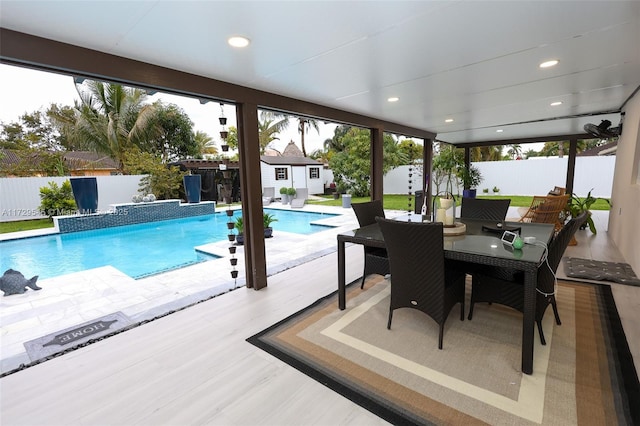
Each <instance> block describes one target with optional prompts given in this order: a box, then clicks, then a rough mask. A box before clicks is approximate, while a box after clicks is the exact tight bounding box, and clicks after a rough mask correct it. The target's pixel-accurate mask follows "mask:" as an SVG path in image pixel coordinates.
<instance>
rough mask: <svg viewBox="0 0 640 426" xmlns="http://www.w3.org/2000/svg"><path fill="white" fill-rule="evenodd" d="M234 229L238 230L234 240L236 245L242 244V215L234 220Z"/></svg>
mask: <svg viewBox="0 0 640 426" xmlns="http://www.w3.org/2000/svg"><path fill="white" fill-rule="evenodd" d="M235 226H236V230H237V231H238V235H236V242H237V243H238V245H243V244H244V222H243V220H242V216H238V217H237V218H236V221H235Z"/></svg>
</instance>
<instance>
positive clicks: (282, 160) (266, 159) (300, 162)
mask: <svg viewBox="0 0 640 426" xmlns="http://www.w3.org/2000/svg"><path fill="white" fill-rule="evenodd" d="M260 161H262V162H263V163H266V164H269V165H271V166H306V165H311V166H322V163H321V162H319V161H316V160H313V159H311V158H307V157H284V156H283V157H271V156H268V155H262V156H260Z"/></svg>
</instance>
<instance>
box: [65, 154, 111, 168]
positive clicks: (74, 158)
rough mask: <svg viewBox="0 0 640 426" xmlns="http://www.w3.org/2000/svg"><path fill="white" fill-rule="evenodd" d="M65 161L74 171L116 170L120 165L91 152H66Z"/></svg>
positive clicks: (102, 155)
mask: <svg viewBox="0 0 640 426" xmlns="http://www.w3.org/2000/svg"><path fill="white" fill-rule="evenodd" d="M64 161H65V162H66V163H67V165H68V166H69V168H70V169H72V170H82V169H93V170H116V169H117V168H118V164H117V163H116V162H115V161H114V160H113V158H111V157H109V156H107V155H104V154H98V153H96V152H91V151H69V152H65V153H64Z"/></svg>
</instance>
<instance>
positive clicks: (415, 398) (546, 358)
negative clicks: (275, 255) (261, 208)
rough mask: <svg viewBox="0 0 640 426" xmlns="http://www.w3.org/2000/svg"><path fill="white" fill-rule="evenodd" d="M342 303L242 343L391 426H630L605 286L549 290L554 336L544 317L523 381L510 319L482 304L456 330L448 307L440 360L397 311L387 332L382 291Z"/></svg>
mask: <svg viewBox="0 0 640 426" xmlns="http://www.w3.org/2000/svg"><path fill="white" fill-rule="evenodd" d="M348 291H349V295H348V297H347V301H348V304H347V309H346V310H344V311H340V310H338V307H337V295H336V294H332V295H330V296H327V297H326V298H324V299H321V300H318V301H317V302H316V303H314V304H313V305H311V306H309V307H308V308H306V309H304V310H302V311H300V312H298V313H296V314H294V315H292V316H291V317H289V318H287V319H285V320H283V321H281V322H280V323H278V324H275V325H274V326H272V327H270V328H269V329H267V330H264V331H263V332H261V333H259V334H257V335H255V336H252V337H251V338H249V339H248V341H249V342H251V343H252V344H254V345H256V346H258V347H260V348H262V349H264V350H265V351H267V352H269V353H271V354H273V355H274V356H276V357H278V358H279V359H281V360H283V361H284V362H286V363H288V364H290V365H291V366H293V367H295V368H297V369H298V370H300V371H302V372H304V373H305V374H307V375H309V376H310V377H313V378H314V379H316V380H318V381H319V382H321V383H323V384H325V385H326V386H328V387H330V388H331V389H334V390H335V391H336V392H339V393H340V394H342V395H344V396H345V397H347V398H349V399H350V400H352V401H354V402H355V403H357V404H359V405H361V406H363V407H365V408H366V409H368V410H370V411H371V412H373V413H375V414H377V415H378V416H380V417H382V418H384V419H386V420H388V421H390V422H391V423H394V424H465V425H468V424H485V423H489V424H518V425H528V424H530V425H534V424H555V425H557V424H562V425H569V424H594V425H596V424H597V425H608V424H622V425H624V424H628V425H633V424H640V386H639V385H638V376H637V373H636V370H635V367H634V365H633V361H632V359H631V354H630V352H629V347H628V345H627V342H626V339H625V336H624V333H623V331H622V327H621V324H620V319H619V317H618V313H617V310H616V307H615V303H614V301H613V297H612V295H611V291H610V288H609V286H607V285H591V284H580V283H574V282H561V283H560V284H559V288H558V294H557V300H558V307H559V311H560V317H561V320H562V325H561V326H556V325H555V322H554V321H553V313H552V312H548V313H547V315H546V316H545V319H544V321H543V323H544V324H543V325H544V333H545V337H546V338H547V345H546V346H542V345H540V343H539V339H538V336H537V333H536V346H535V360H534V374H533V375H530V376H528V375H523V374H522V373H521V372H520V360H521V359H520V343H521V328H522V314H520V313H519V312H517V311H514V310H511V309H509V308H505V307H501V306H499V305H496V304H493V305H488V304H482V303H481V304H477V305H476V308H475V310H474V317H473V321H467V320H465V321H463V322H462V321H460V320H459V310H458V309H459V307H458V306H456V307H454V308H453V310H452V311H451V314H450V315H449V318H448V320H447V323H446V326H445V334H444V348H443V350H441V351H440V350H438V345H437V339H438V331H437V325H436V324H435V322H434V321H433V320H431V319H430V318H429V317H428V316H426V315H425V314H423V313H421V312H418V311H416V310H413V309H400V310H396V311H395V312H394V316H393V325H392V328H391V330H387V328H386V324H387V317H388V309H389V282H388V281H385V280H384V279H382V278H381V277H376V278H373V277H371V278H370V279H369V280H368V281H367V284H366V286H365V289H364V290H360V288H359V286H356V285H352V286H349V288H348ZM467 306H468V305H467ZM549 310H550V308H549Z"/></svg>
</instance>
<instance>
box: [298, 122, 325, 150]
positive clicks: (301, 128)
mask: <svg viewBox="0 0 640 426" xmlns="http://www.w3.org/2000/svg"><path fill="white" fill-rule="evenodd" d="M309 127H313V128H314V129H316V132H318V134H320V125H319V124H318V120H314V119H312V118H305V117H298V132H299V133H300V145H301V147H302V155H304V156H305V157H306V156H307V150H306V148H305V146H304V134H305V133H307V131H308V128H309Z"/></svg>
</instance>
